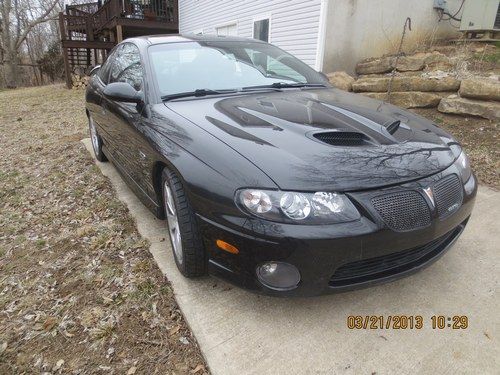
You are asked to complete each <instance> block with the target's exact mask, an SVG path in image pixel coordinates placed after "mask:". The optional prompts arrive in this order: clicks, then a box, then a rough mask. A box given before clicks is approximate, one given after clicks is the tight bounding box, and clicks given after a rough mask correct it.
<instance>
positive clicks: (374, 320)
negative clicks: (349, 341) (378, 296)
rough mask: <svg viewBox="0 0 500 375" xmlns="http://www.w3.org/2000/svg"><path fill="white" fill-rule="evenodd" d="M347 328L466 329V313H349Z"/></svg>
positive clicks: (467, 322)
mask: <svg viewBox="0 0 500 375" xmlns="http://www.w3.org/2000/svg"><path fill="white" fill-rule="evenodd" d="M346 323H347V328H348V329H423V328H424V327H429V326H430V327H431V328H432V329H435V330H444V329H452V330H453V329H454V330H459V329H467V328H468V327H469V318H468V317H467V315H449V316H447V315H432V316H431V317H430V318H429V319H427V320H426V319H425V318H424V317H423V316H422V315H349V316H348V317H347V322H346Z"/></svg>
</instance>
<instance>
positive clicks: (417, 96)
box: [361, 91, 449, 108]
mask: <svg viewBox="0 0 500 375" xmlns="http://www.w3.org/2000/svg"><path fill="white" fill-rule="evenodd" d="M361 95H364V96H368V97H369V98H372V99H377V100H382V101H387V93H385V92H364V93H361ZM447 95H449V94H448V93H433V92H419V91H408V92H393V93H392V94H391V101H390V102H391V103H392V104H394V105H397V106H398V107H402V108H433V107H437V106H438V104H439V102H440V101H441V99H442V98H443V97H444V96H447Z"/></svg>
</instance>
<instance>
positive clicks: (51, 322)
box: [43, 316, 57, 332]
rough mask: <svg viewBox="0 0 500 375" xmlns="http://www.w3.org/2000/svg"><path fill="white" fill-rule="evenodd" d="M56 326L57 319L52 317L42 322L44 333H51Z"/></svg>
mask: <svg viewBox="0 0 500 375" xmlns="http://www.w3.org/2000/svg"><path fill="white" fill-rule="evenodd" d="M56 324H57V318H55V317H53V316H49V317H48V318H47V319H45V322H43V329H44V331H47V332H48V331H52V329H53V328H54V327H55V326H56Z"/></svg>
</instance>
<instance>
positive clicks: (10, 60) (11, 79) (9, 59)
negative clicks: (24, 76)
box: [4, 51, 19, 89]
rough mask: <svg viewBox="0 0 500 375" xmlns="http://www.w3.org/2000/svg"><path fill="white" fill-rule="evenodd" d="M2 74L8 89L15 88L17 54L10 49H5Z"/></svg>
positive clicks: (17, 71) (16, 83) (16, 81)
mask: <svg viewBox="0 0 500 375" xmlns="http://www.w3.org/2000/svg"><path fill="white" fill-rule="evenodd" d="M5 52H6V53H5V60H4V74H5V84H6V86H7V88H8V89H15V88H16V87H17V85H18V82H19V81H18V78H19V77H18V74H19V70H18V66H17V64H18V59H17V54H16V53H15V52H14V53H13V52H12V51H5Z"/></svg>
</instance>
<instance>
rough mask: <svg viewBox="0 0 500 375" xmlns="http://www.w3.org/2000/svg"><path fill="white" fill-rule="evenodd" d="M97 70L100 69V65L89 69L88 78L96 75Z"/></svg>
mask: <svg viewBox="0 0 500 375" xmlns="http://www.w3.org/2000/svg"><path fill="white" fill-rule="evenodd" d="M99 69H101V65H96V66H94V67H93V68H92V69H90V72H89V76H91V75H94V74H96V73H97V72H98V71H99Z"/></svg>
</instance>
